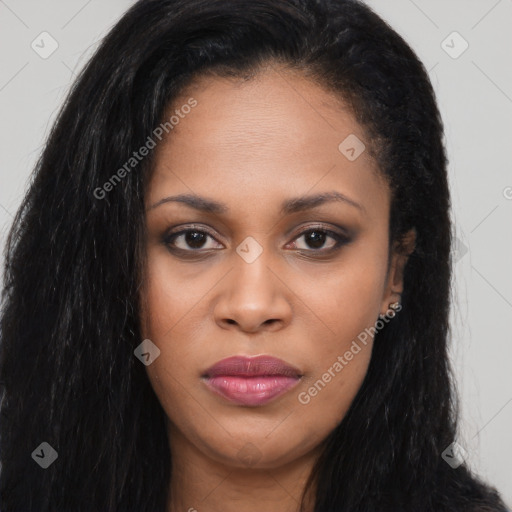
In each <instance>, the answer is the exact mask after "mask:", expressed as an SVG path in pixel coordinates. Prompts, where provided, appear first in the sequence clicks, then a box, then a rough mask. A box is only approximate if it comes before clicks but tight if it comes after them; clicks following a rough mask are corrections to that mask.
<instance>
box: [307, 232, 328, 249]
mask: <svg viewBox="0 0 512 512" xmlns="http://www.w3.org/2000/svg"><path fill="white" fill-rule="evenodd" d="M306 237H307V238H309V240H310V241H312V242H313V243H312V244H311V243H309V245H310V246H311V245H312V246H313V247H314V248H315V249H318V248H319V247H322V245H324V243H325V233H322V232H321V231H311V232H310V233H309V235H306Z"/></svg>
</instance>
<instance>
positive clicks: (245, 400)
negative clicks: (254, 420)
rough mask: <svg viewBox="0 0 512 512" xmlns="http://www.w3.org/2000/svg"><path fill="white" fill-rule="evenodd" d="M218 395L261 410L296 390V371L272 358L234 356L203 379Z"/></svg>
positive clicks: (298, 376) (297, 371)
mask: <svg viewBox="0 0 512 512" xmlns="http://www.w3.org/2000/svg"><path fill="white" fill-rule="evenodd" d="M201 377H202V380H203V382H204V383H205V384H206V386H207V387H208V388H209V389H210V390H211V391H213V392H214V393H215V394H217V395H220V396H222V397H223V398H225V399H227V400H229V401H231V402H235V403H237V404H239V405H245V406H252V407H255V406H260V405H264V404H266V403H268V402H270V401H271V400H274V399H276V398H277V397H279V396H281V395H283V394H284V393H286V392H287V391H289V390H290V389H292V388H293V387H295V386H296V385H297V384H298V383H299V381H300V379H301V378H302V374H301V371H300V370H299V369H297V368H296V367H294V366H292V365H290V364H288V363H286V362H284V361H283V360H281V359H278V358H276V357H272V356H266V355H263V356H255V357H246V356H233V357H228V358H226V359H222V360H221V361H219V362H217V363H215V364H214V365H213V366H212V367H210V368H208V370H206V371H205V372H204V373H203V375H202V376H201Z"/></svg>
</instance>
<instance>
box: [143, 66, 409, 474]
mask: <svg viewBox="0 0 512 512" xmlns="http://www.w3.org/2000/svg"><path fill="white" fill-rule="evenodd" d="M191 98H193V99H191ZM193 100H195V101H196V102H197V104H195V106H194V107H192V108H183V109H181V106H182V105H185V104H190V105H191V104H194V103H193ZM175 110H178V111H179V114H180V115H179V122H177V123H176V124H175V125H174V128H173V129H172V131H171V132H170V135H169V136H168V138H167V139H164V140H163V141H162V142H161V143H160V145H159V146H158V147H157V148H156V149H155V151H156V155H155V156H156V168H155V172H154V175H153V176H152V179H151V181H150V183H149V187H148V190H147V196H146V207H147V218H146V220H147V229H148V238H147V245H146V248H147V282H146V283H145V290H144V294H143V299H144V304H145V306H143V311H141V316H142V326H143V336H144V338H147V339H149V340H151V342H152V343H153V344H154V345H156V346H157V347H158V349H159V350H160V355H159V356H158V357H157V358H156V359H155V360H154V361H153V362H152V363H151V364H149V365H148V366H147V367H146V369H147V373H148V376H149V378H150V382H151V385H152V386H153V388H154V390H155V393H156V395H157V397H158V399H159V401H160V403H161V404H162V407H163V409H164V410H165V413H166V414H167V417H168V419H169V432H170V443H171V450H172V451H174V452H179V451H180V450H182V449H184V447H185V446H186V447H188V448H189V449H190V450H191V451H193V452H195V453H199V454H201V455H202V456H205V457H208V458H210V459H213V460H215V461H217V462H221V463H225V464H229V465H231V466H237V467H242V466H247V465H251V466H252V467H254V468H258V467H259V468H273V467H278V466H279V465H282V464H286V463H289V462H292V461H294V460H296V459H298V458H299V457H303V456H306V455H307V454H309V453H312V452H314V451H315V448H318V446H319V443H320V442H321V441H322V440H323V439H325V437H326V436H327V435H328V434H329V433H330V432H331V431H332V430H333V429H334V428H335V427H336V425H337V424H338V423H339V422H340V421H341V420H342V419H343V417H344V415H345V414H346V412H347V409H348V408H349V406H350V404H351V402H352V400H353V399H354V397H355V395H356V393H357V391H358V389H359V388H360V386H361V384H362V381H363V379H364V377H365V374H366V371H367V368H368V363H369V360H370V357H371V353H372V343H373V339H372V336H371V332H372V331H365V329H368V328H370V327H373V326H375V323H376V321H377V320H378V316H379V314H380V313H386V312H387V311H389V307H388V305H389V303H390V302H395V301H397V300H398V299H399V296H398V295H397V293H393V292H400V291H401V290H402V281H401V269H403V265H404V262H405V261H404V259H403V258H402V257H400V256H398V255H397V254H395V253H393V257H392V261H391V267H390V272H389V275H387V264H388V260H387V257H388V218H389V208H390V192H389V189H388V187H387V186H386V184H385V183H384V182H382V181H381V180H380V179H378V178H377V176H376V174H375V171H376V164H375V163H374V162H373V161H372V159H371V158H370V157H369V155H368V152H367V151H366V150H364V146H363V144H366V142H367V141H366V140H365V135H364V132H363V130H362V129H361V127H360V126H358V124H357V123H356V122H355V120H354V119H353V117H352V116H351V114H350V113H349V111H348V110H347V109H345V108H344V107H343V105H342V104H341V103H339V102H337V101H336V100H335V98H334V97H333V96H332V95H331V94H329V93H328V92H326V91H324V90H323V89H321V88H319V87H318V86H317V85H314V84H312V83H311V82H308V81H306V79H304V78H302V77H301V76H300V75H297V74H292V73H291V72H288V71H284V70H279V71H276V70H272V71H270V70H269V71H265V72H262V73H261V74H260V75H259V76H258V77H257V78H256V79H254V80H252V81H246V82H243V81H241V80H238V81H237V80H233V79H222V78H212V77H209V78H206V77H203V78H202V79H200V80H198V81H196V82H194V84H193V86H191V87H189V88H188V89H187V91H186V93H185V94H183V96H182V97H180V99H179V100H178V101H176V103H175V105H174V107H173V112H170V113H169V116H170V115H171V114H173V113H175V112H174V111H175ZM185 112H187V113H185ZM356 137H357V138H356ZM340 144H341V146H340ZM176 196H186V197H182V200H173V199H172V198H173V197H176ZM192 199H193V201H192ZM213 203H215V205H213ZM178 233H179V234H178ZM172 235H176V236H172ZM391 321H392V320H391ZM368 332H370V334H368ZM363 340H364V341H363ZM260 355H265V356H270V357H275V358H278V359H280V360H281V361H282V362H284V363H286V364H287V365H288V366H291V367H292V369H293V371H291V372H290V373H289V374H286V375H284V374H285V373H286V372H285V370H283V369H282V367H280V366H279V365H277V364H274V363H273V362H272V361H271V362H270V363H269V364H267V365H265V364H263V363H262V364H257V363H254V362H252V363H251V364H249V363H247V362H246V363H245V364H246V365H245V366H244V361H241V362H240V364H239V365H238V366H236V365H235V366H229V365H228V367H224V368H219V369H218V371H217V372H213V371H210V372H209V371H208V369H210V368H211V367H212V366H213V365H214V364H215V363H217V362H219V361H221V360H223V359H225V358H229V357H232V356H242V357H247V358H251V357H253V356H260ZM251 369H252V370H254V371H255V373H250V372H249V373H244V370H246V371H249V370H251ZM237 372H238V373H237ZM269 374H270V375H269Z"/></svg>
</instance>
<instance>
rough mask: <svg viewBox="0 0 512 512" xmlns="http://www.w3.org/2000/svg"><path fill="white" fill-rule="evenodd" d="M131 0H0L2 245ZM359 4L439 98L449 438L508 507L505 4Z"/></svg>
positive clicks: (509, 239) (511, 400)
mask: <svg viewBox="0 0 512 512" xmlns="http://www.w3.org/2000/svg"><path fill="white" fill-rule="evenodd" d="M132 3H133V2H132V1H130V0H108V1H105V0H103V1H101V0H89V1H87V0H66V1H63V0H60V1H58V0H46V1H44V0H0V43H1V44H0V58H1V65H0V106H1V113H2V115H1V118H0V141H1V143H2V146H1V149H2V150H1V151H0V180H1V182H0V183H1V187H0V243H1V246H2V248H3V247H4V242H5V237H6V233H7V229H8V227H9V225H10V223H11V221H12V216H13V215H14V213H15V211H16V209H17V207H18V205H19V204H20V201H21V199H22V196H23V193H24V190H25V188H26V186H27V182H28V178H29V174H30V172H31V170H32V169H33V166H34V164H35V161H36V159H37V157H38V156H39V154H40V151H41V149H42V144H43V142H44V140H45V137H46V135H47V134H48V130H49V127H50V126H51V124H52V122H53V120H54V118H55V115H56V112H57V108H58V107H59V106H60V105H61V103H62V101H63V99H64V97H65V94H66V92H67V90H68V88H69V86H70V84H71V82H72V80H73V78H74V75H75V74H76V72H77V70H78V69H80V68H81V66H82V65H83V64H84V63H85V62H86V60H87V58H88V57H89V56H90V55H91V52H92V51H93V50H94V48H95V47H96V46H97V44H98V42H99V40H100V39H101V37H103V36H104V35H105V34H106V32H107V31H108V30H109V28H110V27H112V25H113V24H114V23H115V22H116V21H117V20H118V19H119V17H120V16H121V15H122V13H123V12H124V11H125V10H126V9H127V8H128V7H129V6H130V5H131V4H132ZM367 3H368V4H369V5H370V6H371V7H372V8H374V9H375V10H376V11H377V13H379V14H380V15H381V16H382V17H383V18H384V19H386V20H387V21H388V22H389V24H390V25H391V26H392V27H393V28H395V30H397V31H398V32H399V33H400V34H401V35H402V36H403V37H404V38H405V39H406V40H407V41H408V42H409V44H410V45H411V46H412V47H413V49H414V50H415V51H416V52H417V54H418V56H419V57H420V58H421V59H422V61H423V62H424V63H425V66H426V68H427V69H428V70H429V73H430V76H431V79H432V82H433V85H434V88H435V90H436V93H437V96H438V102H439V106H440V109H441V112H442V116H443V119H444V123H445V129H446V145H447V149H448V156H449V159H450V164H449V179H450V186H451V191H452V201H453V219H454V222H455V227H456V233H457V243H456V244H457V245H456V249H457V255H456V260H457V264H456V267H455V279H456V281H455V282H456V287H455V289H454V293H453V300H454V308H453V312H452V343H451V348H450V351H451V357H452V359H453V362H454V365H455V368H456V375H457V385H458V388H459V390H460V399H461V406H462V413H463V415H462V422H461V432H460V434H459V437H458V439H457V442H458V443H459V444H461V445H462V446H463V447H464V448H465V449H466V450H467V452H468V458H469V461H470V463H471V465H472V466H473V467H474V469H475V470H476V471H477V472H478V473H480V474H481V475H482V476H483V478H484V479H486V480H488V481H489V482H491V483H492V484H494V485H495V486H496V487H497V488H498V490H499V491H500V492H501V493H502V495H503V497H504V499H505V500H506V501H507V504H508V505H509V506H510V505H511V504H512V464H511V462H510V458H511V456H512V435H511V434H512V428H511V427H512V371H511V363H512V335H511V329H510V320H511V319H512V272H511V271H510V264H511V262H512V258H511V255H512V236H511V235H512V230H511V228H512V223H511V220H512V173H511V166H510V163H511V154H510V146H511V144H512V128H511V124H510V119H511V113H512V65H511V64H512V62H511V60H512V59H511V49H512V30H511V27H510V20H512V0H393V1H391V0H388V1H382V0H380V1H379V0H369V1H368V2H367ZM43 31H47V32H48V33H49V34H51V36H52V37H53V38H54V39H55V40H56V41H57V43H58V45H59V46H58V48H57V50H56V51H55V52H54V53H53V54H52V55H50V56H49V57H48V58H46V59H43V58H41V57H40V56H39V55H38V54H37V53H36V52H35V51H34V50H33V49H32V47H31V43H32V41H34V40H35V41H36V43H38V41H39V45H40V46H42V43H40V38H38V36H39V34H41V32H43ZM454 31H456V32H458V34H460V37H459V36H458V35H453V34H452V33H453V32H454ZM443 41H445V42H444V43H443ZM464 41H466V42H467V44H468V45H469V46H468V48H467V49H466V50H465V51H464V52H463V53H461V54H460V55H459V53H460V52H461V50H463V49H464V47H465V46H466V43H465V42H464ZM45 48H46V50H48V49H49V48H50V41H49V40H48V39H47V40H46V43H45ZM1 262H3V259H2V260H1V261H0V263H1Z"/></svg>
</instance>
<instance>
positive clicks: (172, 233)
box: [163, 223, 351, 254]
mask: <svg viewBox="0 0 512 512" xmlns="http://www.w3.org/2000/svg"><path fill="white" fill-rule="evenodd" d="M315 229H316V230H320V231H323V232H324V233H325V234H326V235H327V236H329V237H331V238H334V240H335V241H336V244H335V245H334V247H331V248H329V249H317V250H315V249H299V251H303V252H306V251H310V252H317V253H327V252H330V251H334V250H336V249H338V248H340V247H341V246H342V245H344V244H346V243H348V242H349V241H350V240H351V235H350V234H349V233H348V231H347V229H344V228H342V227H337V229H339V230H340V231H341V232H337V231H335V228H333V227H331V226H330V225H326V224H322V223H315V224H312V225H309V226H305V227H303V228H300V230H299V231H298V232H297V233H295V235H294V236H293V238H292V239H291V240H290V241H289V242H287V244H286V245H288V244H289V243H291V242H294V241H295V240H297V239H298V238H300V237H301V236H303V235H305V234H307V233H309V232H311V231H314V230H315ZM188 231H197V232H200V233H206V234H207V235H208V236H210V237H211V238H213V239H214V240H215V241H216V242H217V243H222V242H220V241H219V240H218V237H217V235H216V234H214V233H213V232H212V229H211V228H210V227H209V226H205V225H204V224H201V225H198V224H184V225H181V226H178V227H175V228H173V229H172V230H169V231H168V232H166V233H165V234H164V236H163V242H164V244H165V245H167V246H170V245H171V244H170V241H171V238H173V237H174V238H177V237H178V236H180V235H183V234H185V233H187V232H188ZM287 236H291V233H290V232H289V233H287ZM172 249H173V250H176V251H182V252H189V253H197V254H200V253H201V252H209V251H216V250H218V249H206V250H205V249H195V250H194V249H181V248H178V247H173V248H172Z"/></svg>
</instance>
